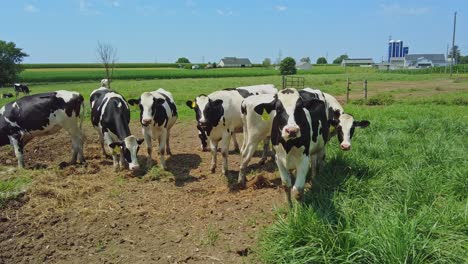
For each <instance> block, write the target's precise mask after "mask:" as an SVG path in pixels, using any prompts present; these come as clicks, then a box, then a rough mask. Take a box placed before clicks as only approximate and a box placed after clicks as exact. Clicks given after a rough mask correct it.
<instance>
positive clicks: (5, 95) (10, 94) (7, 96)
mask: <svg viewBox="0 0 468 264" xmlns="http://www.w3.org/2000/svg"><path fill="white" fill-rule="evenodd" d="M12 97H13V94H12V93H2V98H3V99H5V98H12Z"/></svg>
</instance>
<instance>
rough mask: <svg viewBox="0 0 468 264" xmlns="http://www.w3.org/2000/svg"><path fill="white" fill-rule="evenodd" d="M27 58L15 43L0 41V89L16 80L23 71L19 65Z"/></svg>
mask: <svg viewBox="0 0 468 264" xmlns="http://www.w3.org/2000/svg"><path fill="white" fill-rule="evenodd" d="M27 56H29V55H28V54H26V53H24V52H23V51H22V49H20V48H17V47H16V44H15V43H13V42H6V41H3V40H0V87H1V86H3V85H6V84H11V83H14V82H15V81H17V80H18V74H19V73H20V72H21V71H22V70H23V67H22V66H21V64H20V63H21V62H22V61H23V58H24V57H27Z"/></svg>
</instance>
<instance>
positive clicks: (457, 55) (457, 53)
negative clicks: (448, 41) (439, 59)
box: [448, 45, 461, 64]
mask: <svg viewBox="0 0 468 264" xmlns="http://www.w3.org/2000/svg"><path fill="white" fill-rule="evenodd" d="M452 54H454V57H455V61H454V63H455V64H458V63H459V62H460V58H461V54H460V49H459V48H458V46H457V45H455V46H453V49H452V48H450V53H449V55H448V57H449V58H452Z"/></svg>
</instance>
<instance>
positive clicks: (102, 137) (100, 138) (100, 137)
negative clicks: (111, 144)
mask: <svg viewBox="0 0 468 264" xmlns="http://www.w3.org/2000/svg"><path fill="white" fill-rule="evenodd" d="M98 135H99V143H100V144H101V150H102V155H103V156H104V158H107V157H108V156H107V153H106V149H105V148H104V136H103V135H102V132H101V131H99V133H98ZM111 153H112V152H111Z"/></svg>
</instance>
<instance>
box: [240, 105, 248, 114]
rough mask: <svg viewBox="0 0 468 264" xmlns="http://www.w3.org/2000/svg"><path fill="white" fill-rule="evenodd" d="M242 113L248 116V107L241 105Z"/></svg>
mask: <svg viewBox="0 0 468 264" xmlns="http://www.w3.org/2000/svg"><path fill="white" fill-rule="evenodd" d="M241 113H242V114H243V115H246V114H247V107H245V105H244V104H241Z"/></svg>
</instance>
